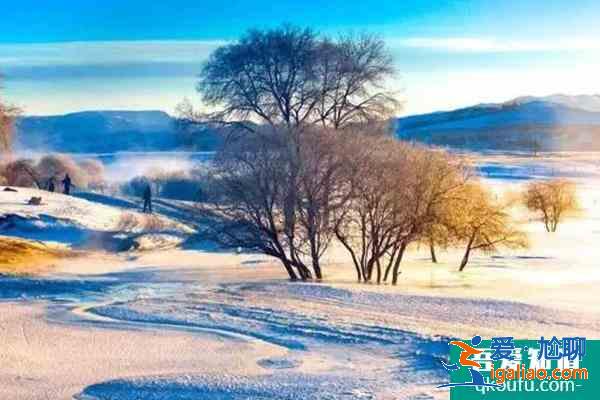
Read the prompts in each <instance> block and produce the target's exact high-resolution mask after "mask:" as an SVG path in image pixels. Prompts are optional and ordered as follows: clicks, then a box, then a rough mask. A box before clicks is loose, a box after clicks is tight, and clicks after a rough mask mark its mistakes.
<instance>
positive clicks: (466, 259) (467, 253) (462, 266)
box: [458, 237, 475, 272]
mask: <svg viewBox="0 0 600 400" xmlns="http://www.w3.org/2000/svg"><path fill="white" fill-rule="evenodd" d="M474 240H475V238H474V237H472V238H471V239H469V243H468V244H467V250H466V251H465V255H464V256H463V259H462V261H461V262H460V267H458V272H462V270H463V269H465V267H466V266H467V263H468V262H469V256H470V255H471V246H473V241H474Z"/></svg>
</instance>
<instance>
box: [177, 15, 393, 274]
mask: <svg viewBox="0 0 600 400" xmlns="http://www.w3.org/2000/svg"><path fill="white" fill-rule="evenodd" d="M393 72H394V71H393V68H392V59H391V57H390V56H389V53H388V52H387V51H386V49H385V47H384V46H383V42H382V41H381V40H378V39H375V38H372V37H367V36H363V37H360V38H352V37H346V38H342V39H340V40H339V41H332V40H329V39H327V38H320V37H319V36H318V35H317V34H315V33H314V32H312V31H311V30H309V29H299V28H295V27H290V26H284V27H282V28H279V29H274V30H269V31H258V30H252V31H250V32H248V33H247V34H246V35H245V36H244V37H242V38H241V39H240V40H239V41H238V42H236V43H233V44H229V45H226V46H223V47H221V48H219V49H217V50H216V51H215V52H214V53H213V54H212V55H211V57H210V59H209V60H208V62H207V63H206V64H205V65H204V66H203V68H202V71H201V73H200V80H199V82H198V85H197V89H198V91H199V92H200V94H201V96H202V100H203V102H204V104H205V105H206V106H207V107H208V108H209V109H210V110H211V112H209V113H208V114H207V115H204V116H200V115H198V114H197V113H194V111H193V110H192V109H191V107H189V104H184V105H182V107H181V110H184V112H185V113H186V114H187V116H188V118H187V119H188V120H198V119H200V118H206V121H209V122H210V123H212V124H216V125H217V126H227V127H228V128H229V129H228V132H229V134H230V137H229V138H228V139H229V140H228V141H227V142H226V145H225V147H226V148H225V149H224V150H223V153H224V154H227V155H228V157H226V159H228V160H229V162H228V163H222V164H220V165H219V173H220V176H221V177H225V176H226V177H228V178H229V179H230V181H229V183H230V184H233V182H234V181H236V180H237V179H239V178H240V175H239V170H240V168H242V167H243V168H248V167H247V166H246V164H247V163H248V162H247V160H246V161H245V162H241V160H237V162H232V160H234V159H235V157H233V158H232V157H231V155H232V154H233V153H232V151H231V150H232V149H235V150H234V151H238V150H240V148H239V146H240V143H246V141H247V138H248V139H249V140H250V142H253V143H254V144H257V143H261V144H260V146H258V147H257V146H255V145H254V146H253V145H250V146H248V145H247V144H244V146H246V147H245V148H244V151H243V157H251V158H256V159H255V160H254V162H255V163H256V165H255V166H254V170H252V171H248V170H246V174H247V175H244V179H249V180H250V181H252V178H248V177H249V176H254V178H256V177H259V176H263V175H264V174H271V172H267V171H261V170H260V168H261V165H263V164H264V162H263V161H268V162H274V161H276V164H277V165H276V168H277V170H278V172H277V173H276V175H277V176H276V177H275V176H273V177H272V178H273V179H275V178H277V179H278V180H277V182H278V186H277V187H273V186H263V189H264V190H263V191H261V192H254V195H255V196H256V197H255V198H253V199H249V198H247V197H246V198H244V197H240V196H238V194H239V193H237V194H236V195H233V193H230V195H228V196H226V197H227V201H229V202H230V203H229V204H228V206H227V207H233V208H234V209H235V208H238V206H240V205H241V203H246V204H249V203H252V202H258V201H261V202H262V203H264V205H269V204H272V206H270V207H262V208H261V212H263V213H264V215H263V216H267V215H272V216H273V221H270V220H269V219H270V218H269V217H266V221H267V222H268V224H266V225H268V230H270V233H269V235H267V237H268V243H267V246H266V247H265V246H262V247H261V246H258V245H257V244H256V243H254V242H252V243H251V245H250V246H247V245H244V244H243V240H239V239H241V238H240V237H237V239H236V241H237V242H238V243H239V244H240V246H241V247H252V248H257V249H258V248H260V250H261V251H263V252H265V253H267V254H270V255H274V256H275V257H277V258H279V259H280V260H281V261H282V263H283V264H284V266H285V267H286V270H287V271H288V274H289V275H290V277H291V278H294V276H293V273H295V272H294V269H296V270H297V272H298V274H299V276H300V277H301V278H308V277H311V276H312V274H311V273H310V270H309V269H308V267H307V266H306V265H305V261H304V260H305V259H307V258H308V259H310V260H311V262H310V264H311V265H312V269H313V272H314V275H315V276H316V277H317V278H321V276H322V272H321V266H320V263H319V260H320V258H321V256H322V255H323V253H324V251H325V250H326V248H327V247H328V245H329V243H330V241H331V238H332V232H333V230H332V229H330V227H331V226H335V225H337V224H338V221H337V218H338V216H341V215H344V213H343V212H342V211H341V210H342V208H343V207H342V203H343V202H345V201H347V199H348V189H347V187H343V186H342V185H341V184H340V183H341V182H343V181H342V180H339V179H338V178H337V175H338V174H339V171H340V168H341V167H340V166H341V163H340V161H339V160H340V158H339V155H340V154H341V153H339V152H336V151H334V147H336V146H340V145H341V144H342V142H340V141H339V140H338V138H337V136H336V134H335V132H338V133H339V132H352V131H354V130H355V129H356V128H357V126H358V125H369V126H370V127H372V128H373V127H376V128H377V131H378V132H379V131H381V127H382V126H384V120H387V119H388V118H389V117H390V116H391V115H392V114H393V111H395V109H396V108H397V106H398V103H397V102H396V101H395V100H394V98H393V96H392V95H391V94H389V93H387V92H386V91H385V90H384V89H383V87H382V86H383V85H382V83H383V81H384V80H385V79H387V78H389V77H391V75H392V74H393ZM240 133H243V134H240ZM278 136H279V137H278ZM261 137H262V138H261ZM270 146H272V147H273V148H272V149H269V147H270ZM227 147H230V149H227ZM249 151H250V152H251V151H256V153H255V154H250V153H249ZM275 155H276V157H275V158H273V157H274V156H275ZM264 158H266V160H263V159H264ZM261 160H262V161H261ZM227 168H233V169H232V171H227V170H226V169H227ZM254 180H256V179H254ZM254 183H255V184H256V183H257V182H254ZM232 186H235V185H232ZM266 190H275V191H276V193H268V192H266ZM261 196H262V197H263V199H261V198H260V197H261ZM266 199H271V200H272V201H265V200H266ZM275 199H276V200H277V201H275ZM223 204H224V203H221V206H222V205H223ZM242 208H243V209H245V207H242ZM239 211H240V210H239V209H238V210H237V212H238V213H237V214H236V215H235V216H234V215H229V217H228V218H227V219H229V220H238V221H239V220H240V219H242V220H244V221H245V222H244V224H245V229H246V230H255V231H256V230H262V231H265V226H266V225H265V220H263V219H261V218H256V216H250V217H252V218H248V217H249V216H242V215H241V214H240V213H239ZM246 211H248V210H246ZM250 211H252V212H255V211H256V209H255V208H251V209H250ZM224 214H227V212H225V211H223V210H221V215H224ZM252 224H255V225H256V226H254V227H251V226H250V225H252ZM215 226H218V225H215ZM222 227H223V228H228V227H227V226H222ZM224 234H225V235H226V236H228V235H229V234H228V233H224ZM245 238H248V236H246V237H245ZM275 239H276V240H275ZM273 248H275V249H276V251H273ZM290 271H291V272H292V273H290Z"/></svg>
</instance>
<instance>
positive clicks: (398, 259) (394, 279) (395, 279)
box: [392, 242, 407, 286]
mask: <svg viewBox="0 0 600 400" xmlns="http://www.w3.org/2000/svg"><path fill="white" fill-rule="evenodd" d="M406 246H407V243H406V242H402V244H401V245H400V251H399V252H398V256H397V257H396V262H395V263H394V271H393V272H392V285H394V286H396V284H398V275H400V263H401V262H402V256H403V255H404V251H405V250H406Z"/></svg>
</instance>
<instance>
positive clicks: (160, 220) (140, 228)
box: [0, 187, 193, 250]
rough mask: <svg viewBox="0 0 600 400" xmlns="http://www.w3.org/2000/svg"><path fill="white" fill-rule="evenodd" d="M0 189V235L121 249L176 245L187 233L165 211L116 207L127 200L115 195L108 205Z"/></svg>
mask: <svg viewBox="0 0 600 400" xmlns="http://www.w3.org/2000/svg"><path fill="white" fill-rule="evenodd" d="M3 189H4V187H0V234H1V235H5V236H14V237H21V238H24V239H32V240H40V241H49V242H55V243H60V244H64V245H67V246H71V247H91V248H101V249H104V250H126V249H130V248H140V247H150V248H151V247H153V246H155V245H156V246H159V245H166V244H177V243H179V242H181V241H183V240H184V239H185V237H186V235H189V234H190V233H192V232H193V229H192V228H191V227H189V226H187V225H186V224H183V223H181V222H180V221H175V220H173V219H171V218H169V217H167V216H165V215H154V216H148V215H145V214H142V213H141V212H140V211H139V209H138V210H136V209H131V208H130V207H123V206H120V204H121V203H122V204H129V203H126V202H123V201H121V202H119V201H118V199H115V201H114V202H113V203H112V204H109V203H106V202H104V203H101V202H96V201H88V200H86V199H83V198H78V197H75V196H66V195H63V194H60V193H49V192H46V191H42V190H38V189H31V188H20V187H19V188H16V190H17V192H11V191H4V190H3ZM32 197H41V198H42V204H41V205H39V206H36V205H29V204H27V203H28V201H29V199H31V198H32ZM103 198H104V199H105V198H107V197H103ZM167 242H168V243H167Z"/></svg>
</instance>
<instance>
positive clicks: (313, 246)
mask: <svg viewBox="0 0 600 400" xmlns="http://www.w3.org/2000/svg"><path fill="white" fill-rule="evenodd" d="M310 256H311V258H312V265H313V271H315V277H316V278H317V279H318V280H321V279H323V275H322V274H321V263H320V262H319V251H318V250H317V243H316V238H315V237H314V235H311V241H310Z"/></svg>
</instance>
